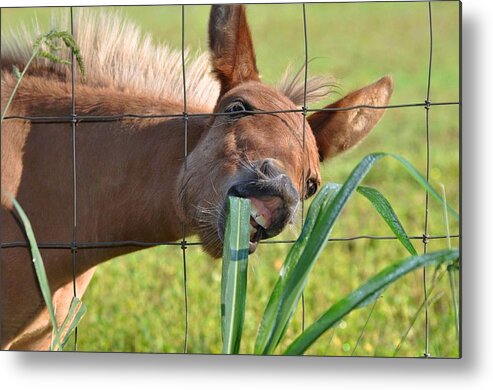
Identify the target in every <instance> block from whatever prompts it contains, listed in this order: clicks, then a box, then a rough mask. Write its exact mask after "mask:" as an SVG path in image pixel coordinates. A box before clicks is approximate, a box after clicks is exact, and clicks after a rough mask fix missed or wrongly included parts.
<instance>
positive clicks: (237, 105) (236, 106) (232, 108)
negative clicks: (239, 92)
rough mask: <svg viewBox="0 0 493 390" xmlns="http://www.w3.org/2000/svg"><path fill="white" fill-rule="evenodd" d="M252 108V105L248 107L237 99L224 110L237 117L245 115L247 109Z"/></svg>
mask: <svg viewBox="0 0 493 390" xmlns="http://www.w3.org/2000/svg"><path fill="white" fill-rule="evenodd" d="M249 110H250V107H248V106H247V105H246V104H245V103H244V102H242V101H240V100H236V101H234V102H233V103H231V104H230V105H229V106H228V107H227V108H226V110H224V112H225V113H231V115H230V116H232V117H236V116H241V115H245V114H246V113H247V111H249Z"/></svg>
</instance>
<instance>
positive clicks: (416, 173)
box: [377, 153, 460, 220]
mask: <svg viewBox="0 0 493 390" xmlns="http://www.w3.org/2000/svg"><path fill="white" fill-rule="evenodd" d="M377 154H380V155H381V157H384V156H390V157H393V158H395V159H396V160H397V161H399V162H400V163H401V165H402V166H403V167H404V168H405V169H406V171H407V172H408V173H409V174H410V175H411V176H412V177H413V178H414V180H416V182H418V183H419V184H420V185H421V186H422V187H423V188H424V189H426V191H428V193H429V194H430V195H431V196H433V197H434V198H435V199H436V200H437V201H438V202H440V203H441V204H444V200H443V198H442V197H441V196H440V195H439V194H438V192H437V191H436V190H435V189H434V188H433V187H432V186H431V185H430V184H429V183H428V182H427V181H426V179H425V178H424V177H423V175H421V173H419V171H418V170H417V169H416V168H414V166H413V165H412V164H411V163H410V162H409V161H407V160H406V159H405V158H404V157H401V156H399V155H397V154H393V153H377ZM445 206H446V208H447V210H448V212H449V213H450V215H452V216H453V217H454V218H455V219H456V220H459V219H460V217H459V214H458V213H457V211H455V210H454V209H453V208H452V207H450V206H449V205H448V204H445Z"/></svg>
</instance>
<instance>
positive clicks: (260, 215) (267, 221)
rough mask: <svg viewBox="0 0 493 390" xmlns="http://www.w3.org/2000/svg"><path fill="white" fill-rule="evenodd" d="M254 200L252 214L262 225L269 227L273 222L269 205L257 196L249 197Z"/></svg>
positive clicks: (265, 227)
mask: <svg viewBox="0 0 493 390" xmlns="http://www.w3.org/2000/svg"><path fill="white" fill-rule="evenodd" d="M248 199H250V201H251V202H252V207H251V216H252V218H253V219H254V220H255V222H257V223H258V224H259V225H260V226H262V227H263V228H264V229H267V228H268V227H269V226H270V225H271V222H272V213H271V211H270V210H269V209H268V207H267V205H266V204H265V203H264V202H263V201H261V200H260V199H257V198H253V197H252V198H248Z"/></svg>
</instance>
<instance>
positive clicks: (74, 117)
mask: <svg viewBox="0 0 493 390" xmlns="http://www.w3.org/2000/svg"><path fill="white" fill-rule="evenodd" d="M70 33H71V34H72V36H74V12H73V7H70ZM70 56H71V60H70V74H71V83H72V85H71V99H72V110H71V117H72V120H71V126H72V180H73V181H72V194H73V195H72V212H73V225H72V248H71V252H72V285H73V294H74V297H77V283H76V279H77V154H76V152H77V143H76V135H77V134H76V125H77V112H76V109H75V67H74V50H73V48H72V49H71V53H70ZM77 342H78V328H77V327H76V328H75V330H74V350H75V351H77V349H78V345H77Z"/></svg>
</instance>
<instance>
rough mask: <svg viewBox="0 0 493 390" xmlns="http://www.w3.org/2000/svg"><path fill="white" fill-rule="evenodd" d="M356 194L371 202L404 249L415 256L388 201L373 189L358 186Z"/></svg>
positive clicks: (414, 251) (413, 249) (411, 245)
mask: <svg viewBox="0 0 493 390" xmlns="http://www.w3.org/2000/svg"><path fill="white" fill-rule="evenodd" d="M358 192H359V193H360V194H361V195H363V196H364V197H365V198H366V199H368V200H369V201H370V202H371V204H372V205H373V206H374V207H375V209H376V210H377V211H378V213H379V214H380V216H381V217H382V218H383V219H384V221H385V222H386V223H387V225H389V227H390V229H391V230H392V232H394V234H395V236H396V237H397V239H398V240H399V241H400V242H401V243H402V245H403V246H404V248H406V249H407V251H408V252H409V253H410V254H411V255H413V256H415V255H417V254H418V252H416V249H415V248H414V246H413V244H412V243H411V240H409V237H408V235H407V233H406V231H405V230H404V228H403V227H402V225H401V223H400V221H399V218H397V215H396V214H395V212H394V210H393V208H392V206H391V205H390V203H389V201H388V200H387V199H386V198H385V197H384V196H383V195H382V194H381V193H380V191H378V190H376V189H375V188H371V187H364V186H360V187H358Z"/></svg>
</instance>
